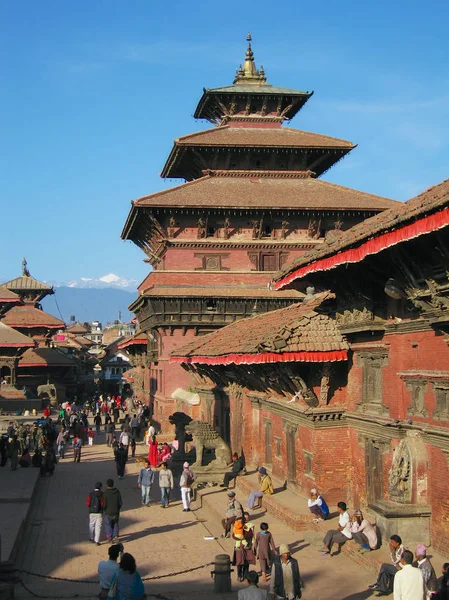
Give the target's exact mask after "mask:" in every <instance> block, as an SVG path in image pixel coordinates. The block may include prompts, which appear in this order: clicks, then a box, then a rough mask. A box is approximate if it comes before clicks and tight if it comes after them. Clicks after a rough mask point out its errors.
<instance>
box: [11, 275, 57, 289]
mask: <svg viewBox="0 0 449 600" xmlns="http://www.w3.org/2000/svg"><path fill="white" fill-rule="evenodd" d="M2 285H4V286H5V287H7V288H8V289H9V290H13V291H30V290H33V291H34V290H48V291H53V288H52V287H51V285H47V284H46V283H42V282H41V281H38V280H37V279H35V278H34V277H31V275H21V276H20V277H16V279H11V281H6V282H5V283H3V284H2Z"/></svg>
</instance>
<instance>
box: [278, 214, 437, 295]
mask: <svg viewBox="0 0 449 600" xmlns="http://www.w3.org/2000/svg"><path fill="white" fill-rule="evenodd" d="M448 225H449V208H444V209H443V210H441V211H439V212H437V213H434V214H433V215H428V216H427V217H423V218H422V219H419V220H418V221H415V222H414V223H410V224H409V225H405V226H404V227H398V228H397V229H395V230H393V231H388V232H386V233H381V234H379V235H377V236H376V237H373V238H372V239H370V240H368V241H366V242H364V243H363V244H361V245H360V246H358V247H357V248H350V249H348V250H343V251H342V252H338V253H337V254H333V255H332V256H328V257H326V258H322V259H321V260H317V261H315V262H312V263H310V264H308V265H305V266H304V267H299V268H298V269H296V270H294V271H292V272H291V273H289V274H288V275H286V276H285V277H283V278H282V279H279V281H277V282H276V283H275V284H274V289H275V290H280V289H282V288H284V287H285V286H287V285H289V284H290V283H292V282H293V281H294V280H295V279H301V278H302V277H305V276H306V275H309V274H310V273H316V272H318V271H329V270H330V269H335V268H336V267H338V266H339V265H343V264H347V263H356V262H360V261H362V260H363V259H364V258H366V257H367V256H369V255H370V254H377V253H378V252H380V251H382V250H386V249H387V248H390V247H391V246H395V245H396V244H400V243H401V242H406V241H408V240H412V239H413V238H416V237H419V236H420V235H425V234H427V233H431V232H432V231H437V230H438V229H442V228H443V227H447V226H448Z"/></svg>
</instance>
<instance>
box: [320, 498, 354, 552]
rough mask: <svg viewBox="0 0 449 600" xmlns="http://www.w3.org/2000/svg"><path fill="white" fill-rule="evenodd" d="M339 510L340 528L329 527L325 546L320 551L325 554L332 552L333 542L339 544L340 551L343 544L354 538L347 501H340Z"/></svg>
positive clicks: (325, 537)
mask: <svg viewBox="0 0 449 600" xmlns="http://www.w3.org/2000/svg"><path fill="white" fill-rule="evenodd" d="M337 510H338V512H339V514H340V517H339V519H338V529H329V531H328V532H327V533H326V535H325V536H324V539H323V544H324V546H323V547H322V548H321V550H320V552H324V553H325V554H330V552H331V551H332V546H333V544H338V552H340V550H341V547H342V546H343V544H344V543H345V542H347V541H348V540H350V539H351V538H352V533H351V519H350V517H349V513H348V512H347V510H346V503H345V502H339V503H338V504H337Z"/></svg>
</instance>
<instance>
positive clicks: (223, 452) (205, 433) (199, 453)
mask: <svg viewBox="0 0 449 600" xmlns="http://www.w3.org/2000/svg"><path fill="white" fill-rule="evenodd" d="M186 433H189V434H190V435H191V436H192V438H193V443H194V444H195V448H196V461H195V465H196V466H197V467H199V466H201V465H202V464H203V451H204V449H205V448H212V449H213V450H215V460H214V461H212V462H213V464H214V465H216V466H220V467H224V466H226V465H229V464H230V463H231V462H232V459H231V448H230V447H229V445H228V444H227V443H226V442H225V441H224V439H223V438H222V437H220V435H219V434H218V433H217V432H216V431H215V429H214V428H213V427H212V425H210V424H209V423H205V422H204V421H191V422H190V423H188V424H187V425H186ZM211 464H212V463H211Z"/></svg>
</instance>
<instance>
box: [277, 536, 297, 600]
mask: <svg viewBox="0 0 449 600" xmlns="http://www.w3.org/2000/svg"><path fill="white" fill-rule="evenodd" d="M279 555H280V556H277V557H276V558H275V559H274V562H273V568H272V571H271V581H270V594H271V597H272V598H282V599H283V600H294V599H295V598H301V595H302V592H301V588H302V587H303V585H302V581H301V575H300V572H299V567H298V561H297V560H296V559H295V558H292V556H291V555H290V548H289V547H288V545H287V544H281V545H280V546H279Z"/></svg>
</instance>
